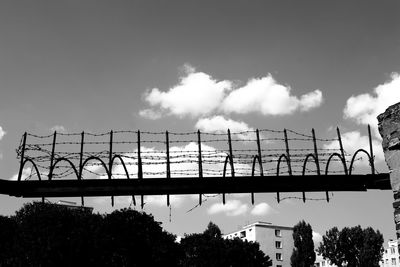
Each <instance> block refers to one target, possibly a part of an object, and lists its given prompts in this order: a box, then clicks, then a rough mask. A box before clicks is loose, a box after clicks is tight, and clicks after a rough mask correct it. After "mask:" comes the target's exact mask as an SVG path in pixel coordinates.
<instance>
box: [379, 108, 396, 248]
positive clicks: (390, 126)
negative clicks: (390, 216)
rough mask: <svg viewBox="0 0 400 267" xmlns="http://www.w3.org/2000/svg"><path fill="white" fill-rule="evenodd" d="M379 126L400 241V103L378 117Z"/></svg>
mask: <svg viewBox="0 0 400 267" xmlns="http://www.w3.org/2000/svg"><path fill="white" fill-rule="evenodd" d="M378 126H379V133H380V135H381V136H382V147H383V152H384V154H385V160H386V164H387V165H388V167H389V173H390V184H391V186H392V190H393V197H394V202H393V208H394V222H395V225H396V237H397V240H398V241H400V102H399V103H397V104H394V105H392V106H390V107H388V108H387V109H386V111H385V112H384V113H382V114H380V115H379V116H378ZM398 249H399V248H398Z"/></svg>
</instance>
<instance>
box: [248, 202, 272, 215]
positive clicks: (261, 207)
mask: <svg viewBox="0 0 400 267" xmlns="http://www.w3.org/2000/svg"><path fill="white" fill-rule="evenodd" d="M272 212H274V209H273V208H272V207H271V206H270V205H269V204H268V203H265V202H263V203H259V204H257V205H255V206H254V208H253V209H252V210H251V212H250V213H251V214H252V215H254V216H262V215H267V214H271V213H272Z"/></svg>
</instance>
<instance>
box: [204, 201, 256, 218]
mask: <svg viewBox="0 0 400 267" xmlns="http://www.w3.org/2000/svg"><path fill="white" fill-rule="evenodd" d="M248 208H249V207H248V205H247V204H244V203H242V202H241V201H240V200H236V199H234V200H228V201H227V202H226V203H225V205H224V204H223V203H214V204H212V205H211V206H210V208H208V210H207V212H208V214H217V213H225V214H226V215H227V216H238V215H243V214H245V213H246V212H247V210H248Z"/></svg>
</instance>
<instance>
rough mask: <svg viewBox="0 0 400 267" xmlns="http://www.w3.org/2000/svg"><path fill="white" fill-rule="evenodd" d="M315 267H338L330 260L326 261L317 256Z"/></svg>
mask: <svg viewBox="0 0 400 267" xmlns="http://www.w3.org/2000/svg"><path fill="white" fill-rule="evenodd" d="M316 256H317V257H316V259H315V263H314V267H337V266H336V265H334V264H332V263H331V262H330V261H329V260H328V259H324V258H323V257H322V256H321V255H318V254H317V255H316Z"/></svg>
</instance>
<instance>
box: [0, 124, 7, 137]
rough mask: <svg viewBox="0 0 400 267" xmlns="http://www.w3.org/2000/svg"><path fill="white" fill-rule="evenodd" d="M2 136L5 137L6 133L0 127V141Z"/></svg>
mask: <svg viewBox="0 0 400 267" xmlns="http://www.w3.org/2000/svg"><path fill="white" fill-rule="evenodd" d="M4 135H6V132H5V131H4V130H3V128H2V127H1V126H0V140H1V139H3V137H4Z"/></svg>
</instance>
